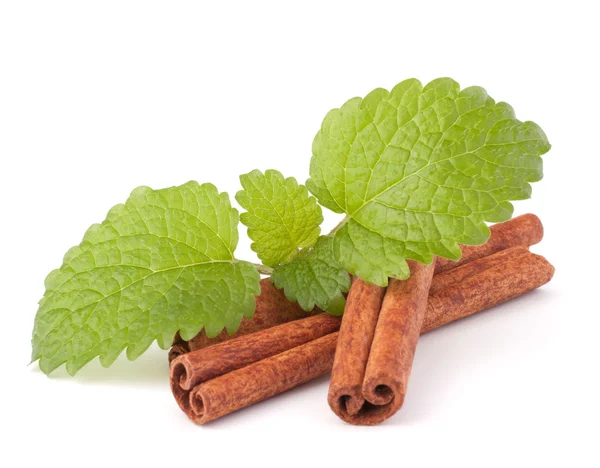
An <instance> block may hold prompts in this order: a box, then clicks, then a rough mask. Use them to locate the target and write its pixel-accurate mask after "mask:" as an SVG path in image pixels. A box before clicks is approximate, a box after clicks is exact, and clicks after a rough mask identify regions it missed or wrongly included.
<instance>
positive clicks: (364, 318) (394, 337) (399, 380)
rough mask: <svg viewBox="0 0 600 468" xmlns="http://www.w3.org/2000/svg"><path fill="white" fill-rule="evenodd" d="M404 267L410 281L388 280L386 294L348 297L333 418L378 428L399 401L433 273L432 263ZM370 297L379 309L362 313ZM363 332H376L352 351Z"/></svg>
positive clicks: (335, 369) (335, 375) (334, 375)
mask: <svg viewBox="0 0 600 468" xmlns="http://www.w3.org/2000/svg"><path fill="white" fill-rule="evenodd" d="M408 263H409V267H410V277H409V278H408V279H407V280H404V281H399V280H395V279H391V280H390V282H389V286H388V287H387V291H385V289H384V288H379V289H380V290H381V292H380V291H374V292H373V293H372V294H371V296H369V295H364V296H363V297H360V298H359V297H357V296H354V295H352V294H349V295H348V302H347V305H346V309H345V310H344V319H343V320H342V325H341V329H340V336H339V339H338V347H337V350H336V353H335V360H334V364H333V371H332V373H331V384H330V387H329V395H328V401H329V405H330V406H331V408H332V409H333V411H334V412H335V413H336V414H337V415H339V416H340V417H341V418H342V419H344V420H345V421H348V422H351V423H353V424H369V425H372V424H377V423H379V422H381V421H383V420H384V419H387V418H388V417H390V416H392V415H393V414H394V413H395V412H396V411H397V410H398V409H399V408H400V407H401V406H402V403H403V402H404V395H405V393H406V387H407V384H408V378H409V376H410V371H411V369H412V362H413V358H414V354H415V349H416V347H417V341H418V338H419V334H420V331H421V326H422V324H423V320H424V318H425V312H426V308H427V298H428V296H429V289H430V286H431V281H432V278H433V271H434V268H435V266H434V264H430V265H425V264H422V263H417V262H412V261H409V262H408ZM363 284H364V283H363V282H362V281H361V280H356V281H355V282H354V283H353V285H352V288H355V287H358V288H360V289H361V290H362V289H363ZM373 288H377V286H372V287H371V288H370V290H372V289H373ZM383 291H385V295H384V296H383V301H381V300H380V298H381V296H382V295H383ZM351 293H352V291H351ZM373 298H376V299H377V301H378V305H379V307H369V313H367V314H365V313H363V310H364V309H365V303H368V302H371V303H372V302H374V301H373ZM363 328H364V329H372V328H375V333H374V335H371V336H370V337H365V338H364V339H363V340H362V343H361V346H360V350H356V349H355V343H356V341H357V339H356V337H355V334H357V333H358V334H359V335H362V333H361V331H360V330H361V329H363ZM361 338H362V336H361ZM369 338H370V339H369Z"/></svg>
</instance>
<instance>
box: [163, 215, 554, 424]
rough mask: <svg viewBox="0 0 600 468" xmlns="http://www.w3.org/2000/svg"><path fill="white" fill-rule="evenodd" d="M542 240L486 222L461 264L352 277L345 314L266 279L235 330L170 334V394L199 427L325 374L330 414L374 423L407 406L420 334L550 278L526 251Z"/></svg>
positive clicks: (524, 219)
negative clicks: (375, 278) (379, 278)
mask: <svg viewBox="0 0 600 468" xmlns="http://www.w3.org/2000/svg"><path fill="white" fill-rule="evenodd" d="M542 236H543V227H542V224H541V222H540V220H539V219H538V218H537V217H536V216H535V215H532V214H527V215H523V216H520V217H517V218H514V219H512V220H511V221H508V222H506V223H501V224H497V225H495V226H492V228H491V236H490V239H489V240H488V242H487V243H486V244H484V245H481V246H475V247H473V246H464V247H463V248H462V257H461V259H460V260H459V261H458V262H452V261H449V260H446V259H441V258H439V259H437V261H434V263H432V264H430V265H424V264H419V263H416V262H409V266H410V270H411V276H410V277H409V279H407V280H404V281H400V280H395V279H390V282H389V285H388V287H387V288H382V287H379V286H374V285H370V284H366V283H364V282H363V281H361V280H360V279H358V278H353V281H352V286H351V288H350V291H349V293H348V297H347V303H346V308H345V310H344V315H343V317H342V318H339V317H334V316H331V315H329V314H326V313H323V312H322V311H320V310H318V309H315V310H313V311H312V312H304V311H303V310H302V309H301V308H300V307H299V306H298V304H296V303H292V302H290V301H288V300H287V299H286V298H285V295H284V294H283V292H282V291H280V290H277V289H276V288H275V287H274V286H273V285H272V284H271V283H270V281H269V279H268V278H267V279H263V280H262V281H261V294H260V295H259V296H258V297H257V300H256V303H257V306H256V312H255V314H254V317H253V318H251V319H245V320H244V321H243V322H242V324H241V326H240V329H239V330H238V332H237V333H236V334H235V335H233V336H228V335H227V334H226V333H225V332H223V333H221V334H220V335H218V336H217V337H215V338H207V337H206V335H205V334H204V333H203V332H201V333H200V334H199V335H197V336H196V337H195V338H193V339H192V340H190V341H187V342H186V341H183V340H181V339H180V338H179V337H177V338H176V340H175V342H174V344H173V347H172V349H171V352H170V354H169V359H170V360H171V389H172V391H173V394H174V396H175V399H176V401H177V403H178V404H179V406H180V408H181V409H182V410H183V411H184V412H185V414H186V415H187V416H188V417H189V418H190V419H191V420H192V421H194V422H196V423H198V424H204V423H207V422H209V421H212V420H214V419H217V418H219V417H221V416H224V415H226V414H229V413H231V412H233V411H236V410H238V409H241V408H244V407H246V406H249V405H252V404H254V403H257V402H259V401H262V400H264V399H266V398H269V397H271V396H274V395H277V394H279V393H281V392H284V391H286V390H289V389H291V388H294V387H296V386H298V385H300V384H302V383H305V382H307V381H309V380H311V379H314V378H316V377H319V376H321V375H323V374H325V373H327V372H330V371H331V372H332V375H331V384H330V388H329V394H328V401H329V405H330V407H331V409H332V410H333V412H334V413H335V414H337V415H338V416H339V417H340V418H341V419H342V420H344V421H346V422H348V423H351V424H358V425H374V424H378V423H380V422H382V421H384V420H385V419H387V418H389V417H390V416H392V415H393V414H394V413H396V411H398V409H399V408H400V407H401V406H402V404H403V402H404V397H405V394H406V389H407V385H408V380H409V376H410V372H411V368H412V362H413V358H414V353H415V349H416V346H417V341H418V337H419V335H420V334H422V333H426V332H428V331H430V330H433V329H435V328H438V327H441V326H443V325H445V324H447V323H449V322H452V321H455V320H458V319H461V318H463V317H467V316H469V315H472V314H475V313H477V312H480V311H483V310H485V309H488V308H490V307H493V306H495V305H497V304H500V303H503V302H506V301H508V300H510V299H512V298H515V297H517V296H520V295H522V294H525V293H527V292H528V291H531V290H533V289H535V288H538V287H540V286H542V285H544V284H546V283H547V282H548V281H550V279H551V278H552V276H553V274H554V267H553V266H552V265H551V264H550V263H549V262H548V261H547V260H546V259H545V258H544V257H542V256H539V255H536V254H533V253H531V252H530V251H529V249H528V247H529V246H531V245H533V244H536V243H538V242H539V241H540V240H541V239H542Z"/></svg>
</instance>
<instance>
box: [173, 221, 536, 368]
mask: <svg viewBox="0 0 600 468" xmlns="http://www.w3.org/2000/svg"><path fill="white" fill-rule="evenodd" d="M490 231H491V235H490V238H489V240H488V241H487V242H486V243H485V244H483V245H478V246H461V250H462V257H461V259H460V260H458V261H456V262H454V261H452V260H448V259H444V258H438V259H437V260H436V265H435V273H436V276H437V274H438V273H441V272H445V271H448V270H451V269H453V268H457V267H458V266H460V265H463V264H465V263H468V262H471V261H473V260H476V259H478V258H483V257H486V256H488V255H491V254H493V253H496V252H499V251H502V250H504V249H508V248H510V247H514V246H519V245H521V246H530V245H534V244H536V243H538V242H539V241H540V240H541V239H542V236H543V234H544V229H543V226H542V223H541V221H540V220H539V218H538V217H537V216H536V215H534V214H525V215H521V216H518V217H516V218H513V219H511V220H510V221H506V222H505V223H499V224H495V225H494V226H492V227H491V228H490ZM260 286H261V294H260V296H257V301H256V311H255V312H254V316H253V317H252V318H249V319H246V318H244V319H242V323H241V324H240V328H239V330H238V331H237V332H236V333H234V334H233V335H229V334H227V332H226V331H222V332H221V333H219V334H218V335H217V336H216V337H214V338H208V337H207V336H206V334H205V333H204V331H201V332H200V333H199V334H198V335H196V336H195V337H194V338H192V339H191V340H190V341H187V342H185V341H183V340H181V339H177V338H178V337H177V338H176V340H175V342H174V343H173V348H172V350H171V352H170V353H169V361H172V360H173V359H174V358H175V357H177V356H179V355H181V354H184V353H186V352H189V351H194V350H197V349H202V348H205V347H207V346H211V345H214V344H218V343H221V342H223V341H227V340H230V339H232V338H237V337H239V336H243V335H247V334H249V333H254V332H257V331H260V330H264V329H266V328H270V327H273V326H275V325H279V324H282V323H286V322H289V321H292V320H297V319H299V318H302V317H308V316H310V315H314V314H317V313H320V312H321V310H319V309H315V310H313V311H311V312H305V311H303V310H302V309H301V308H300V306H299V305H298V304H297V303H295V302H290V301H288V300H287V299H286V297H285V294H284V293H283V291H281V290H278V289H277V288H275V287H274V286H273V285H272V284H271V283H270V281H269V279H268V278H265V279H263V280H261V283H260ZM185 343H187V346H186V345H185Z"/></svg>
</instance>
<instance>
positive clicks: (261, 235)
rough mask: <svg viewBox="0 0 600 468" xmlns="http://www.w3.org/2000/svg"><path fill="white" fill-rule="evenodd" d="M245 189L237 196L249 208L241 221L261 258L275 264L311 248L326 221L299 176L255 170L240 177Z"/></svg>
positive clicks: (274, 265)
mask: <svg viewBox="0 0 600 468" xmlns="http://www.w3.org/2000/svg"><path fill="white" fill-rule="evenodd" d="M240 181H241V183H242V187H244V190H240V191H239V192H238V193H237V195H236V196H235V198H236V200H237V201H238V203H239V204H240V205H241V206H242V207H243V208H244V209H246V210H247V213H242V214H241V217H240V219H241V221H242V223H244V224H245V225H246V226H247V227H248V236H249V237H250V239H252V240H253V241H254V243H253V244H252V250H254V251H255V252H256V253H257V254H258V257H259V258H260V259H261V261H262V262H263V263H264V264H265V265H267V266H270V267H276V266H277V265H279V264H281V263H285V262H288V261H290V260H291V259H292V258H294V257H295V256H296V255H297V253H298V249H300V248H304V247H311V246H312V245H313V244H314V243H315V242H316V241H317V238H318V237H319V233H320V232H321V229H320V228H319V225H320V224H321V223H322V222H323V215H322V214H321V207H320V206H319V205H318V204H317V200H316V199H315V197H311V196H310V195H309V194H308V190H306V187H304V185H299V184H298V182H296V179H294V178H293V177H289V178H287V179H284V178H283V175H281V173H280V172H278V171H274V170H268V171H265V173H264V174H263V173H262V172H260V171H256V170H255V171H252V172H250V173H249V174H245V175H242V176H240Z"/></svg>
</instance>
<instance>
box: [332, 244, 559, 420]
mask: <svg viewBox="0 0 600 468" xmlns="http://www.w3.org/2000/svg"><path fill="white" fill-rule="evenodd" d="M553 274H554V267H553V266H552V265H551V264H550V263H548V261H547V260H546V259H545V258H544V257H541V256H539V255H535V254H533V253H531V252H529V251H528V250H527V249H526V248H525V247H516V248H512V249H507V250H505V251H502V252H498V253H496V254H493V255H491V256H489V257H484V258H482V259H478V260H475V261H472V262H470V263H467V264H464V265H462V266H460V267H458V268H456V269H453V270H451V271H448V272H446V273H445V274H440V275H437V276H435V277H434V279H433V282H432V287H431V290H433V292H431V290H430V293H431V294H430V296H429V299H428V302H427V312H426V315H425V318H424V320H423V323H422V328H421V332H422V333H425V332H427V331H429V330H432V329H434V328H437V327H439V326H441V325H445V324H446V323H449V322H451V321H454V320H457V319H460V318H463V317H466V316H468V315H472V314H474V313H476V312H479V311H481V310H484V309H487V308H489V307H492V306H494V305H497V304H500V303H502V302H505V301H507V300H509V299H512V298H514V297H517V296H519V295H521V294H524V293H526V292H528V291H530V290H532V289H535V288H537V287H539V286H541V285H543V284H545V283H547V282H548V281H550V279H551V278H552V276H553ZM390 288H392V286H391V285H390V286H388V292H387V293H386V295H385V297H384V304H385V302H386V300H387V299H388V294H390V292H392V294H394V297H392V298H390V299H389V301H390V302H391V303H393V304H397V299H396V297H395V296H396V294H395V293H394V289H390ZM348 311H352V309H351V308H350V305H348V307H347V309H346V311H345V313H346V312H348ZM382 314H383V306H382ZM379 320H381V317H380V318H379ZM344 327H345V324H344V322H342V330H341V331H340V339H339V342H338V347H337V350H336V362H337V360H338V355H339V354H341V353H345V354H346V353H348V354H351V353H352V352H353V350H352V349H351V348H350V347H348V346H345V343H344V341H343V338H344V336H343V331H344ZM384 327H385V329H386V330H387V332H388V334H393V333H396V334H397V335H398V336H399V337H403V339H407V338H406V336H411V335H409V334H408V333H407V331H406V330H407V328H409V327H407V326H406V325H405V324H404V323H402V321H401V319H400V321H399V322H398V320H396V321H392V322H391V323H390V321H389V319H388V320H386V321H384V322H382V323H381V328H382V329H384ZM379 329H380V323H379V321H378V323H377V330H379ZM376 340H377V334H375V337H374V339H373V344H372V346H371V351H370V354H369V360H368V362H367V363H365V362H359V363H357V364H355V365H359V366H361V365H362V366H363V368H364V366H365V365H366V367H367V369H368V367H369V366H370V365H372V367H373V369H374V372H373V374H374V375H376V377H371V376H369V373H368V372H365V378H364V380H363V381H360V382H358V383H357V382H352V385H350V386H348V385H346V381H347V377H346V375H345V374H346V373H349V374H350V375H356V371H355V370H349V369H348V368H339V369H336V367H335V364H334V371H333V373H332V378H331V385H330V389H329V395H328V401H329V405H330V407H331V409H332V410H333V411H334V412H335V413H336V414H337V415H338V416H339V417H340V418H341V419H343V420H344V421H346V422H348V423H351V424H356V425H374V424H378V423H380V422H382V421H384V420H385V419H387V418H388V417H390V416H391V415H393V414H394V413H395V412H396V411H397V410H398V409H399V408H400V407H401V406H402V403H403V401H404V396H405V392H406V383H407V381H408V378H409V375H410V369H411V362H412V358H413V355H414V347H413V342H412V341H411V342H409V343H408V344H403V343H401V344H399V346H398V348H396V349H395V350H394V348H393V347H391V348H389V349H390V351H388V352H387V354H384V355H383V356H386V355H387V357H388V359H387V360H386V359H383V358H382V353H381V351H379V348H378V346H381V344H379V343H377V341H376ZM390 342H393V340H392V338H387V339H386V340H384V341H383V343H384V346H389V343H390ZM396 342H397V341H396ZM414 345H415V347H416V340H415V341H414ZM340 359H343V358H340ZM390 362H392V363H393V364H390ZM336 370H337V372H338V374H337V375H336ZM377 385H380V387H379V389H378V388H377ZM357 388H359V389H360V390H359V392H360V393H358V395H359V397H358V399H357V397H356V395H357V392H358V391H357Z"/></svg>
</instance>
